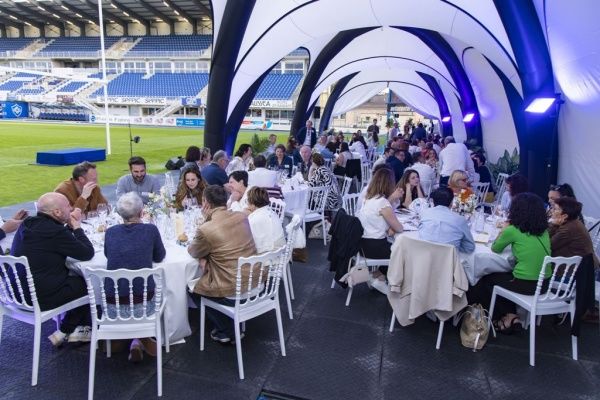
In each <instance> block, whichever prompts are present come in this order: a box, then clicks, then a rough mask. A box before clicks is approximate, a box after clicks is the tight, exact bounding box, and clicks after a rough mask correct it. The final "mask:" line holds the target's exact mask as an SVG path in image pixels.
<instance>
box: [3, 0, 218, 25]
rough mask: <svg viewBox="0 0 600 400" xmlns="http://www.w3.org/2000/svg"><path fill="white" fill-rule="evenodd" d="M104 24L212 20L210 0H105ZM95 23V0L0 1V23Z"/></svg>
mask: <svg viewBox="0 0 600 400" xmlns="http://www.w3.org/2000/svg"><path fill="white" fill-rule="evenodd" d="M102 7H103V12H104V21H105V23H116V24H120V25H125V24H127V23H142V24H145V25H148V24H149V23H152V22H166V23H174V22H177V21H184V20H187V21H188V22H190V23H192V22H194V21H198V20H204V21H206V20H212V10H211V2H210V0H104V1H102ZM23 23H24V24H26V25H31V26H34V27H38V28H39V27H41V26H44V25H55V26H58V27H61V26H63V25H64V24H70V25H76V26H79V27H81V26H82V25H83V24H88V23H92V24H98V2H97V0H0V25H11V26H20V25H21V24H23Z"/></svg>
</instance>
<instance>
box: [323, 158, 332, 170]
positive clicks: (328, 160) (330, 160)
mask: <svg viewBox="0 0 600 400" xmlns="http://www.w3.org/2000/svg"><path fill="white" fill-rule="evenodd" d="M324 165H325V167H327V169H329V170H332V159H331V158H326V159H325V164H324Z"/></svg>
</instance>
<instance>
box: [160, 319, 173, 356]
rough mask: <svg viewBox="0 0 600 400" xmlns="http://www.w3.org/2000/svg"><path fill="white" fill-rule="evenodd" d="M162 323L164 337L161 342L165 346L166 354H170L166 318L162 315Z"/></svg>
mask: <svg viewBox="0 0 600 400" xmlns="http://www.w3.org/2000/svg"><path fill="white" fill-rule="evenodd" d="M162 323H163V325H162V326H163V332H164V337H163V342H164V344H165V350H166V351H167V353H170V352H171V340H170V338H169V325H168V323H167V316H166V315H165V314H164V313H163V316H162Z"/></svg>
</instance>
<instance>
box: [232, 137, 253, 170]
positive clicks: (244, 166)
mask: <svg viewBox="0 0 600 400" xmlns="http://www.w3.org/2000/svg"><path fill="white" fill-rule="evenodd" d="M251 163H252V146H250V145H249V144H247V143H244V144H240V147H239V148H238V150H237V151H236V152H235V155H234V157H233V159H232V160H231V162H230V163H229V164H228V165H227V169H226V172H227V174H231V173H232V172H234V171H248V170H249V169H250V164H251Z"/></svg>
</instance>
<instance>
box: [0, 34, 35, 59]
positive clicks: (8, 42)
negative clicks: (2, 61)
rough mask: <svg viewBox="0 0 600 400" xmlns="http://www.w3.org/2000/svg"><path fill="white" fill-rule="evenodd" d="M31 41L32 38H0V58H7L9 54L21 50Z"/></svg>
mask: <svg viewBox="0 0 600 400" xmlns="http://www.w3.org/2000/svg"><path fill="white" fill-rule="evenodd" d="M32 41H33V39H32V38H10V39H7V38H1V39H0V56H3V57H4V56H7V55H8V53H9V52H12V51H19V50H23V49H24V48H25V47H27V46H29V44H30V43H31V42H32Z"/></svg>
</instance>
